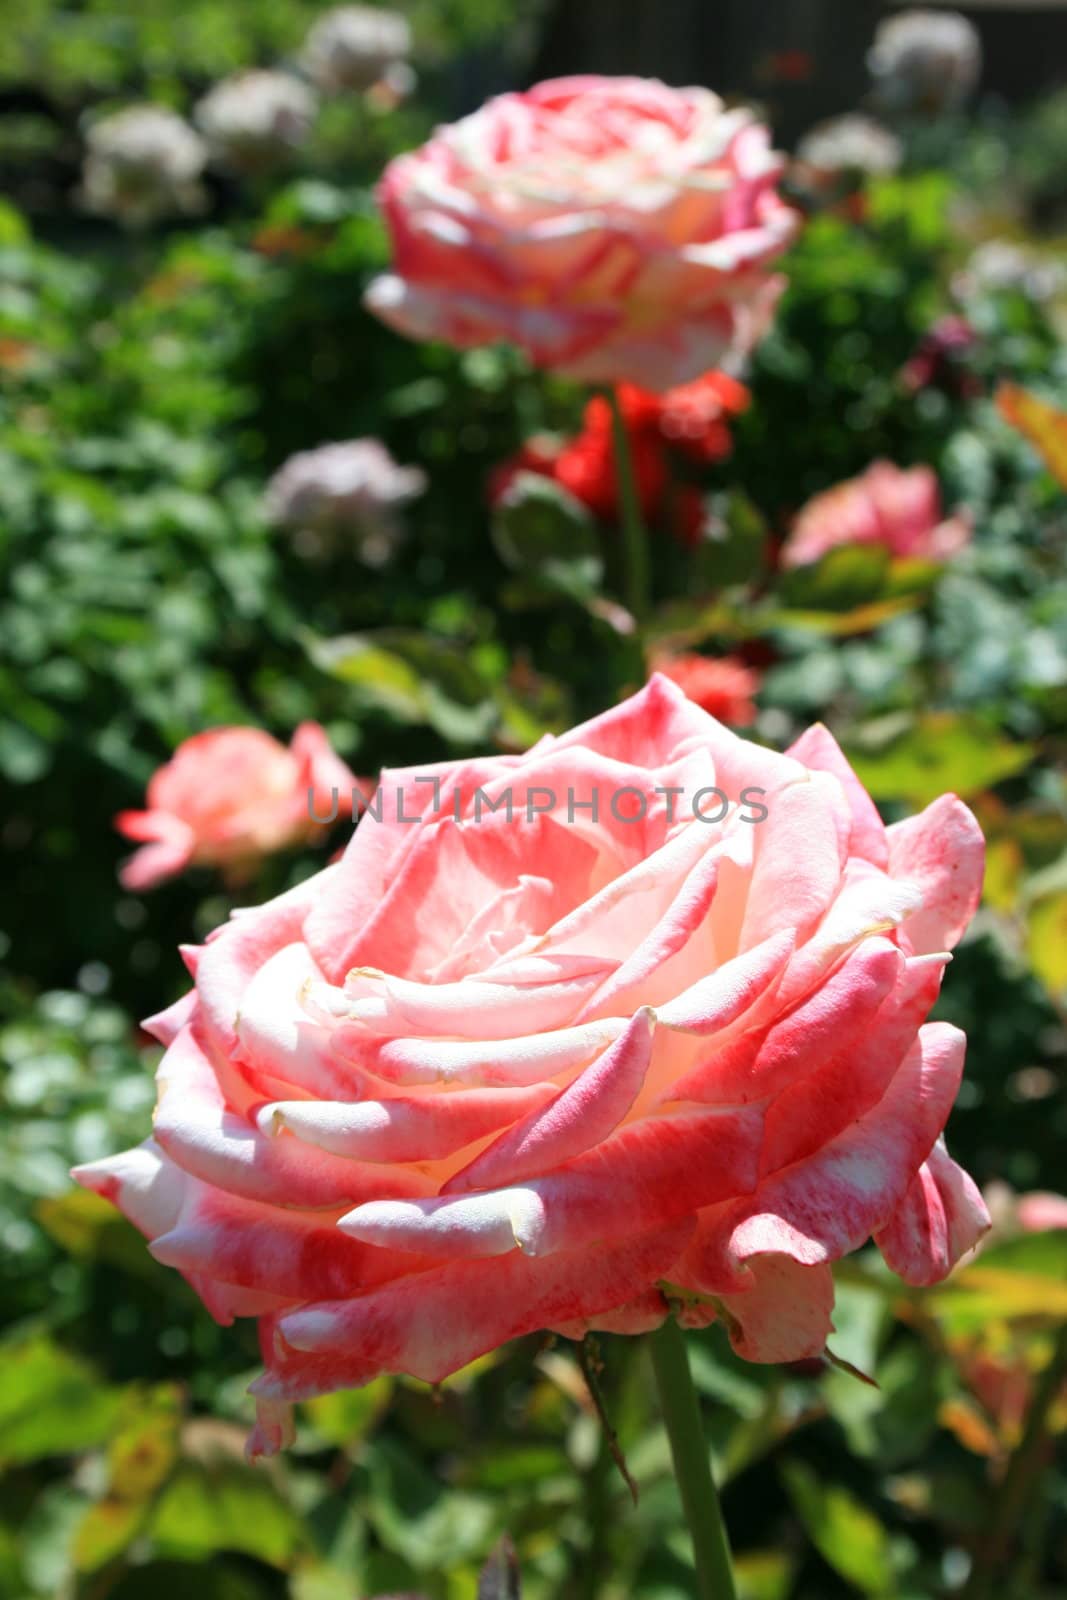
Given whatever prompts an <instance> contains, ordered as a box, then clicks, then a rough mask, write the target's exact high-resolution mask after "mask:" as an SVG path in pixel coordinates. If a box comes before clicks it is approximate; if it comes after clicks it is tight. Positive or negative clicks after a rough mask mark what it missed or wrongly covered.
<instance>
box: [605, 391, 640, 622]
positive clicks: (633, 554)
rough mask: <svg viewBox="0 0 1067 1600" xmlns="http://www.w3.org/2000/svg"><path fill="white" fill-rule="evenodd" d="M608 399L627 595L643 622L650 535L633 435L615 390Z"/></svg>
mask: <svg viewBox="0 0 1067 1600" xmlns="http://www.w3.org/2000/svg"><path fill="white" fill-rule="evenodd" d="M607 401H608V405H609V406H610V407H611V442H612V445H613V446H614V450H615V479H616V482H617V483H618V486H619V510H620V512H621V514H622V544H623V568H624V584H625V595H624V598H625V600H626V604H627V605H628V606H629V608H630V610H631V611H632V612H633V614H634V616H635V617H636V618H637V619H638V621H640V620H641V618H642V617H643V616H644V615H645V613H646V612H647V610H648V602H649V587H650V571H649V560H648V534H647V532H646V531H645V519H644V517H643V516H642V515H641V502H640V500H639V499H638V497H637V479H636V477H635V475H634V462H633V456H632V454H631V453H630V438H629V435H628V433H627V431H626V423H625V421H624V419H623V414H622V407H621V406H620V404H619V396H618V394H617V392H616V391H615V390H614V389H609V390H608V391H607Z"/></svg>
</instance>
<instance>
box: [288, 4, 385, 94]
mask: <svg viewBox="0 0 1067 1600" xmlns="http://www.w3.org/2000/svg"><path fill="white" fill-rule="evenodd" d="M410 54H411V28H410V27H409V25H408V20H407V18H406V17H403V16H401V15H400V13H399V12H398V11H386V10H385V9H384V8H382V7H379V6H336V7H335V8H334V9H333V10H332V11H327V12H326V13H325V15H324V16H321V17H320V18H319V19H318V21H317V22H316V23H315V24H314V25H313V26H312V28H311V30H310V32H309V33H308V36H307V38H306V40H305V41H304V52H303V60H304V66H305V68H306V70H307V72H308V75H309V76H310V77H311V78H312V79H313V80H314V81H315V83H317V84H318V85H319V87H320V88H322V89H326V90H338V89H360V90H363V89H371V88H373V87H374V85H375V84H377V83H380V82H383V81H387V82H390V83H391V82H392V80H393V78H394V77H397V76H398V75H397V74H396V69H397V68H398V67H403V66H404V64H405V63H406V61H407V58H408V56H409V55H410ZM398 81H399V80H398Z"/></svg>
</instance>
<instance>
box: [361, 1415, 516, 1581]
mask: <svg viewBox="0 0 1067 1600" xmlns="http://www.w3.org/2000/svg"><path fill="white" fill-rule="evenodd" d="M369 1467H370V1478H371V1493H370V1499H369V1514H370V1518H371V1521H372V1522H373V1524H374V1529H375V1532H376V1533H377V1535H378V1537H379V1539H381V1541H382V1543H383V1544H384V1545H385V1547H386V1549H388V1550H390V1551H392V1552H393V1553H394V1554H395V1555H398V1556H401V1557H402V1558H403V1559H404V1560H405V1561H407V1562H410V1564H411V1566H412V1567H413V1568H414V1569H415V1570H416V1571H419V1572H439V1571H442V1570H444V1571H447V1570H449V1569H451V1568H454V1567H457V1566H459V1565H461V1564H462V1563H463V1562H464V1561H467V1560H470V1559H471V1558H472V1557H477V1556H479V1555H480V1554H481V1553H482V1552H483V1551H484V1549H485V1547H486V1545H487V1544H488V1542H489V1540H490V1538H491V1536H492V1532H493V1523H494V1520H495V1509H494V1505H493V1502H492V1500H490V1499H489V1498H488V1497H486V1496H483V1495H475V1494H471V1493H468V1492H465V1491H462V1490H456V1489H449V1490H446V1489H445V1488H444V1486H443V1485H442V1484H440V1483H439V1482H438V1481H437V1480H436V1479H434V1478H432V1477H431V1476H430V1475H429V1473H427V1472H426V1471H425V1470H424V1468H423V1467H422V1466H421V1465H420V1464H419V1463H418V1462H417V1461H416V1460H415V1459H414V1457H412V1456H410V1455H408V1453H407V1452H406V1451H405V1450H404V1449H402V1447H401V1446H400V1445H398V1444H396V1443H394V1442H393V1440H392V1439H389V1438H386V1437H382V1438H380V1439H378V1441H377V1444H376V1448H375V1450H374V1453H373V1455H372V1457H371V1459H370V1463H369Z"/></svg>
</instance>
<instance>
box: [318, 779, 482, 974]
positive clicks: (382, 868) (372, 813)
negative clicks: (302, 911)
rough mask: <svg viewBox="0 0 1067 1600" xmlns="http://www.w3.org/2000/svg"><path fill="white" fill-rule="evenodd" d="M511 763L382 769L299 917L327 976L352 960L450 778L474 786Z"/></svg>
mask: <svg viewBox="0 0 1067 1600" xmlns="http://www.w3.org/2000/svg"><path fill="white" fill-rule="evenodd" d="M509 764H513V762H512V761H510V760H509V758H506V757H493V758H491V759H488V760H485V761H473V762H454V761H447V762H439V763H436V764H434V763H430V764H427V765H426V766H425V767H418V768H416V767H401V768H385V769H384V770H383V772H382V774H381V777H380V780H379V783H378V789H377V791H376V794H375V797H374V805H373V807H372V808H371V809H370V810H368V811H367V812H365V813H364V815H363V816H362V817H361V818H360V821H359V825H358V827H357V828H356V830H355V832H354V833H353V835H352V838H351V839H350V840H349V842H348V845H347V846H346V848H345V853H344V855H343V856H342V858H341V860H340V861H339V862H338V863H337V866H336V869H335V870H334V872H333V874H332V876H331V878H330V879H329V880H328V881H322V880H320V885H321V886H320V889H319V892H318V893H317V894H316V896H315V901H314V904H313V906H312V907H311V909H310V912H309V914H308V918H307V925H306V929H305V931H304V936H305V938H306V940H307V943H308V946H309V947H310V949H311V953H312V955H313V956H314V958H315V960H316V962H317V963H318V965H319V966H320V967H321V968H322V970H323V972H325V974H326V976H327V978H328V979H329V981H330V982H331V983H340V982H341V981H342V979H343V978H344V975H345V973H346V972H347V971H348V968H349V967H350V966H351V965H352V964H353V952H354V951H355V949H356V948H357V947H358V942H359V941H360V940H361V938H362V936H363V929H364V928H365V926H366V925H367V923H368V922H369V921H370V919H371V918H372V917H373V916H374V915H375V913H376V911H377V910H378V907H379V906H380V904H381V902H382V900H383V899H384V897H385V895H386V893H387V892H388V888H389V885H390V883H392V882H393V880H394V879H395V878H396V876H397V874H398V873H399V871H400V868H401V864H402V862H403V860H404V857H405V856H406V854H407V852H408V851H409V850H410V849H412V848H413V847H414V846H415V844H416V842H417V840H418V838H419V834H420V831H421V827H422V826H423V825H428V824H430V823H432V819H433V818H434V817H435V816H439V815H441V813H442V811H443V810H447V809H448V807H449V806H450V804H451V791H452V788H453V787H454V785H455V784H456V783H457V782H461V783H471V784H473V785H474V786H475V787H476V786H477V785H478V784H480V783H485V782H488V781H489V779H490V778H491V777H493V776H495V775H497V774H498V773H499V772H500V771H502V770H505V769H506V768H507V766H508V765H509Z"/></svg>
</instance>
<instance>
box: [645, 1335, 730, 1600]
mask: <svg viewBox="0 0 1067 1600" xmlns="http://www.w3.org/2000/svg"><path fill="white" fill-rule="evenodd" d="M650 1345H651V1349H652V1365H653V1367H654V1369H655V1373H656V1387H657V1388H658V1390H659V1402H660V1408H661V1410H662V1412H663V1420H664V1422H665V1423H666V1425H667V1437H668V1438H669V1439H670V1442H671V1455H672V1456H673V1458H674V1473H675V1477H676V1478H677V1480H678V1488H679V1491H680V1493H681V1496H682V1506H683V1508H684V1510H685V1518H686V1521H687V1522H688V1524H689V1532H690V1535H691V1536H692V1540H693V1557H694V1560H695V1562H696V1576H697V1590H696V1592H697V1595H698V1597H699V1600H737V1589H736V1587H735V1585H734V1574H733V1565H732V1563H731V1560H730V1545H729V1542H728V1540H727V1537H726V1524H725V1523H724V1522H723V1516H722V1507H721V1505H720V1504H719V1495H718V1491H717V1490H716V1488H715V1480H714V1479H713V1478H712V1475H711V1461H710V1457H709V1455H708V1446H707V1440H706V1439H705V1438H704V1428H703V1424H702V1422H701V1419H700V1402H699V1401H698V1400H697V1396H696V1390H695V1389H694V1388H693V1380H692V1377H691V1376H690V1373H689V1358H688V1356H687V1355H686V1350H685V1336H684V1334H683V1333H682V1330H681V1329H680V1328H679V1326H678V1324H677V1323H676V1322H675V1321H674V1318H673V1317H668V1319H667V1321H666V1322H665V1323H664V1324H663V1326H662V1328H659V1329H657V1331H656V1332H655V1333H654V1334H652V1335H651V1339H650Z"/></svg>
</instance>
